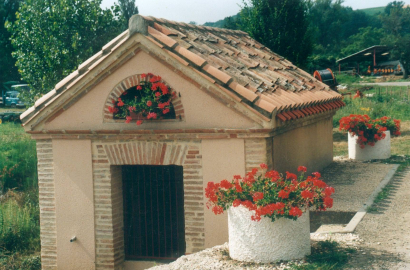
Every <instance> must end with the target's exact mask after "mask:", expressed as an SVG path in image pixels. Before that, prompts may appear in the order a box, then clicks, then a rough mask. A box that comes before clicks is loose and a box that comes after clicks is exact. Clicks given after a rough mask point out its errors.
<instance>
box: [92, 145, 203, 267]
mask: <svg viewBox="0 0 410 270" xmlns="http://www.w3.org/2000/svg"><path fill="white" fill-rule="evenodd" d="M92 151H93V161H92V162H93V184H94V209H95V212H94V220H95V244H96V249H95V252H96V254H95V255H96V270H109V269H110V270H113V269H114V270H120V269H123V268H122V267H123V264H124V235H123V226H124V224H123V197H122V194H123V193H122V176H121V166H122V165H179V166H183V182H184V213H185V242H186V252H187V253H193V252H197V251H200V250H203V249H204V247H205V232H204V231H205V228H204V202H203V186H204V182H203V176H202V155H201V146H200V142H199V141H195V140H193V141H161V140H159V141H138V140H132V141H118V140H117V141H94V142H93V145H92Z"/></svg>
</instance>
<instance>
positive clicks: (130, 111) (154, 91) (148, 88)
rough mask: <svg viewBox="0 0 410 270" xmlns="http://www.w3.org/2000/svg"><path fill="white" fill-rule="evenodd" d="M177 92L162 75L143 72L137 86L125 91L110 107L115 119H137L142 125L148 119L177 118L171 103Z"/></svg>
mask: <svg viewBox="0 0 410 270" xmlns="http://www.w3.org/2000/svg"><path fill="white" fill-rule="evenodd" d="M173 96H175V92H172V91H171V90H170V88H169V87H168V86H166V85H165V84H164V83H163V82H162V81H161V77H160V76H156V75H154V74H152V73H147V74H142V75H141V81H140V83H139V85H137V86H136V87H132V88H130V89H128V90H127V91H125V92H124V93H123V94H122V95H121V97H119V98H118V100H113V101H112V104H113V106H110V107H108V110H109V111H110V113H112V114H113V116H114V119H125V123H131V122H133V121H135V123H136V124H137V125H141V124H142V123H143V122H144V121H146V120H156V119H175V111H174V108H173V106H172V103H171V99H172V97H173Z"/></svg>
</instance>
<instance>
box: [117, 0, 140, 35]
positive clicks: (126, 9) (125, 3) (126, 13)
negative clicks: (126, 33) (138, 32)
mask: <svg viewBox="0 0 410 270" xmlns="http://www.w3.org/2000/svg"><path fill="white" fill-rule="evenodd" d="M118 3H119V7H120V11H121V15H120V16H121V21H122V23H123V27H122V28H123V30H125V29H127V28H128V22H129V20H130V18H131V17H132V15H134V14H138V7H137V6H136V5H135V0H118Z"/></svg>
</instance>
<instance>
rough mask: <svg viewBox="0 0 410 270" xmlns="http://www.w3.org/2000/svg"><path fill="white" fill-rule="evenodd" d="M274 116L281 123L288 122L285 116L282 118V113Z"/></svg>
mask: <svg viewBox="0 0 410 270" xmlns="http://www.w3.org/2000/svg"><path fill="white" fill-rule="evenodd" d="M276 116H277V117H278V118H279V119H280V120H282V121H284V122H285V121H287V120H288V119H287V118H286V117H285V116H283V114H282V113H280V114H277V115H276Z"/></svg>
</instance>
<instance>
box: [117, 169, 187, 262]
mask: <svg viewBox="0 0 410 270" xmlns="http://www.w3.org/2000/svg"><path fill="white" fill-rule="evenodd" d="M122 179H123V194H124V196H123V198H124V245H125V259H133V260H138V259H142V260H147V259H167V260H169V259H171V260H172V259H176V258H178V257H180V256H182V255H184V254H185V220H184V185H183V168H182V166H175V165H168V166H156V165H132V166H131V165H126V166H122Z"/></svg>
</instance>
